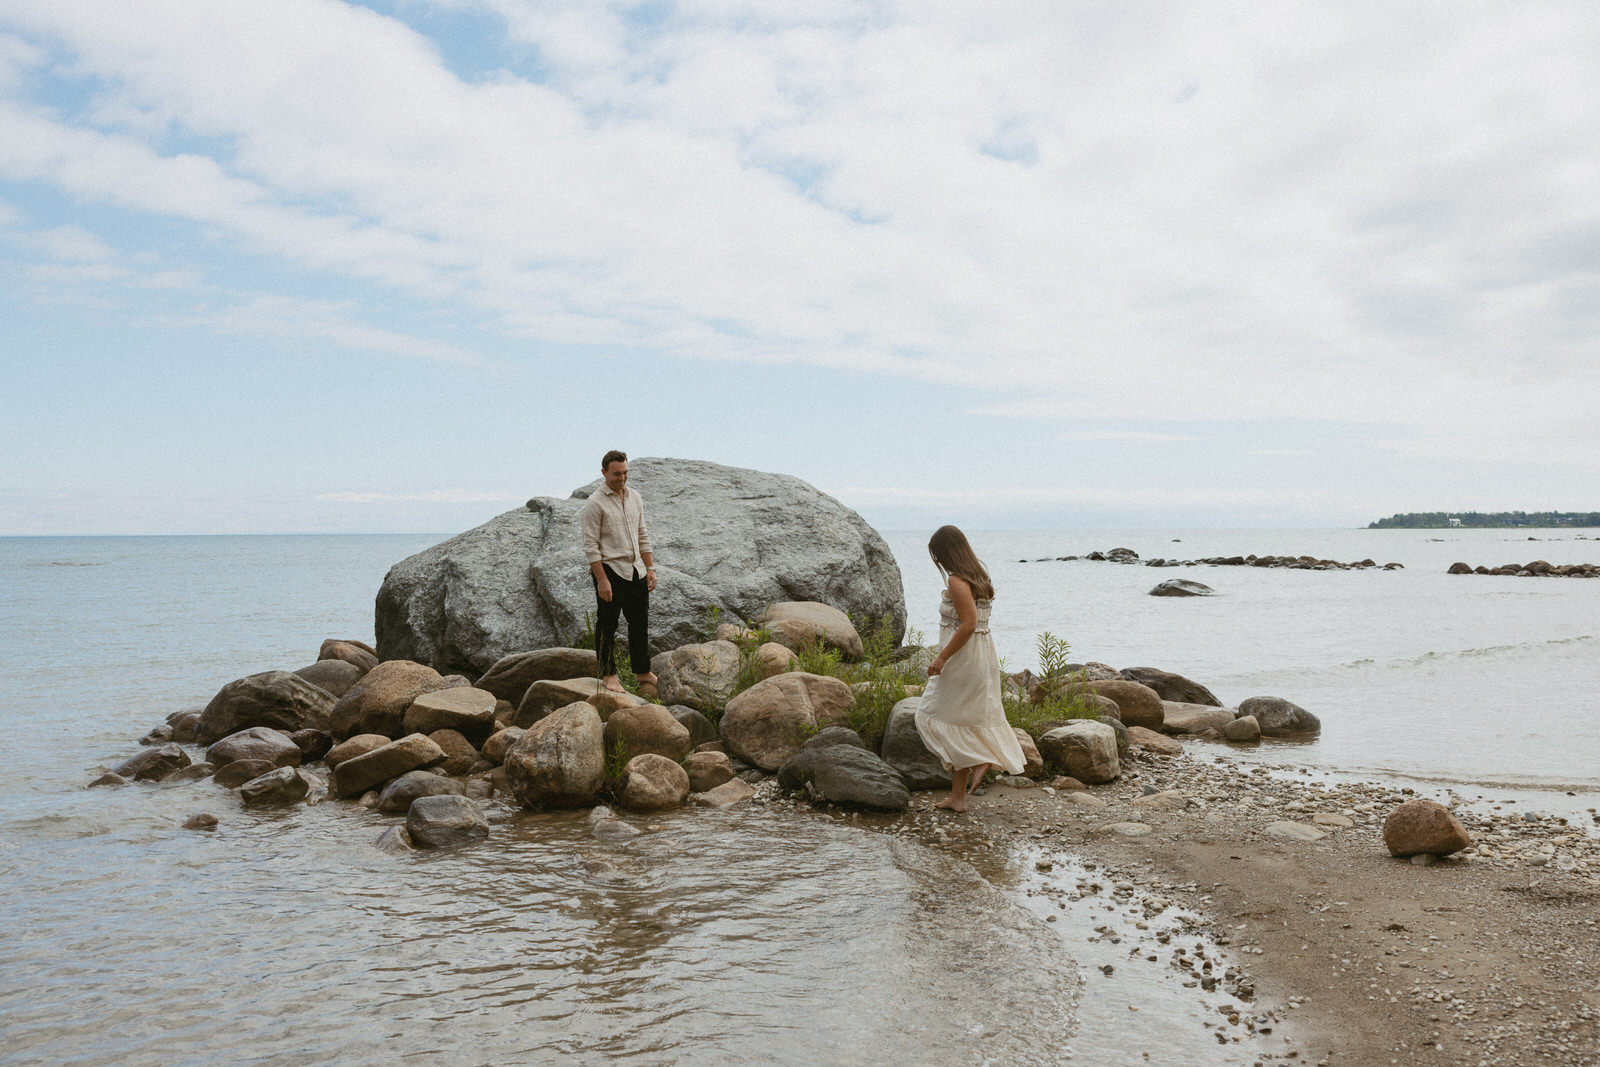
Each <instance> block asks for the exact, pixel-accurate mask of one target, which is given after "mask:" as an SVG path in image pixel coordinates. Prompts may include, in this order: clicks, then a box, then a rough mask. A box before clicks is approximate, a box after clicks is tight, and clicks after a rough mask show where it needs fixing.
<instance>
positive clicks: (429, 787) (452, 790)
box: [377, 771, 461, 814]
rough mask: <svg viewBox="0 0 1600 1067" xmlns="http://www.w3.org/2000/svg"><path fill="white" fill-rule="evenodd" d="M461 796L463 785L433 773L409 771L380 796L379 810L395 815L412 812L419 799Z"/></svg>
mask: <svg viewBox="0 0 1600 1067" xmlns="http://www.w3.org/2000/svg"><path fill="white" fill-rule="evenodd" d="M446 795H449V796H460V795H461V783H460V782H456V781H452V780H451V779H449V778H446V777H444V776H443V775H439V774H434V773H433V772H431V771H407V772H406V773H404V774H402V775H401V776H400V777H398V778H396V779H395V780H394V781H392V782H390V783H389V784H388V785H386V786H384V787H383V791H382V792H381V793H379V794H378V803H377V810H378V811H382V812H387V813H389V814H394V813H396V812H401V811H410V810H411V802H412V801H413V800H416V799H417V798H418V797H436V796H446Z"/></svg>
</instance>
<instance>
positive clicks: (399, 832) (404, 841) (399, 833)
mask: <svg viewBox="0 0 1600 1067" xmlns="http://www.w3.org/2000/svg"><path fill="white" fill-rule="evenodd" d="M375 844H376V846H377V848H378V851H380V852H391V853H402V852H412V851H415V850H416V847H417V846H416V845H414V844H412V842H411V835H410V834H409V833H407V832H406V828H405V827H404V826H391V827H389V828H388V829H387V830H385V831H384V832H383V833H381V834H379V835H378V840H377V841H376V842H375Z"/></svg>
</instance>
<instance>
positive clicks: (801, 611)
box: [756, 600, 863, 662]
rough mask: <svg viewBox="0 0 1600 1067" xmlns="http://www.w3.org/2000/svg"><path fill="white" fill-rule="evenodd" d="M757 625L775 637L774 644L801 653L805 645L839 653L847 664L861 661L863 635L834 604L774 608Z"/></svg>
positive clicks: (784, 604)
mask: <svg viewBox="0 0 1600 1067" xmlns="http://www.w3.org/2000/svg"><path fill="white" fill-rule="evenodd" d="M756 624H757V625H758V626H760V627H762V628H763V629H765V630H766V631H767V632H768V633H770V634H771V635H772V640H773V641H774V642H775V643H777V644H780V645H783V646H784V647H785V648H789V649H793V650H794V651H796V652H798V651H799V650H800V649H802V648H804V647H805V646H806V645H810V644H815V645H822V646H824V647H826V648H832V649H837V650H838V652H839V653H840V654H841V655H842V656H843V657H844V658H845V659H847V660H850V661H852V662H854V661H855V660H859V659H860V658H861V655H862V652H863V648H862V645H861V635H860V634H859V633H857V632H856V627H855V624H854V623H852V622H851V621H850V616H848V615H846V614H845V613H844V612H842V611H840V610H839V609H838V608H836V607H834V606H833V605H832V604H819V603H817V602H816V601H805V600H802V601H787V602H782V603H777V604H773V605H772V606H771V607H769V608H768V609H767V610H766V611H764V612H762V613H761V617H760V618H758V619H757V620H756Z"/></svg>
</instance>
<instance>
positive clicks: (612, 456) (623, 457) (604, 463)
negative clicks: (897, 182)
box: [600, 448, 628, 470]
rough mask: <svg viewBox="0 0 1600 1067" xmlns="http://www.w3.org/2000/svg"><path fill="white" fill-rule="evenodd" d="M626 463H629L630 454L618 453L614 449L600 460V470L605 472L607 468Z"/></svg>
mask: <svg viewBox="0 0 1600 1067" xmlns="http://www.w3.org/2000/svg"><path fill="white" fill-rule="evenodd" d="M626 462H628V454H627V453H626V452H618V451H617V450H616V449H614V448H613V449H612V450H611V451H610V452H607V453H606V454H605V455H604V456H603V457H601V459H600V469H601V470H605V469H606V468H607V467H609V466H611V465H612V464H613V463H626Z"/></svg>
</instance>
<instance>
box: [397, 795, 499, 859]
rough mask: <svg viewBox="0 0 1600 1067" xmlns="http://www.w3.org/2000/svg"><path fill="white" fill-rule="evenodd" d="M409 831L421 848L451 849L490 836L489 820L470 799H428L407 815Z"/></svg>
mask: <svg viewBox="0 0 1600 1067" xmlns="http://www.w3.org/2000/svg"><path fill="white" fill-rule="evenodd" d="M405 831H406V835H407V836H408V837H409V838H410V840H411V844H412V845H414V846H415V847H417V848H450V847H452V846H454V845H463V844H466V843H467V842H469V841H476V840H478V839H480V838H484V837H488V836H489V820H488V819H486V818H484V815H483V809H481V808H479V807H478V805H477V804H475V803H473V802H472V801H471V800H470V799H468V798H467V797H463V796H454V795H434V796H425V797H418V798H417V799H416V800H415V801H413V802H412V804H411V809H410V810H409V811H408V812H406V825H405Z"/></svg>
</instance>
